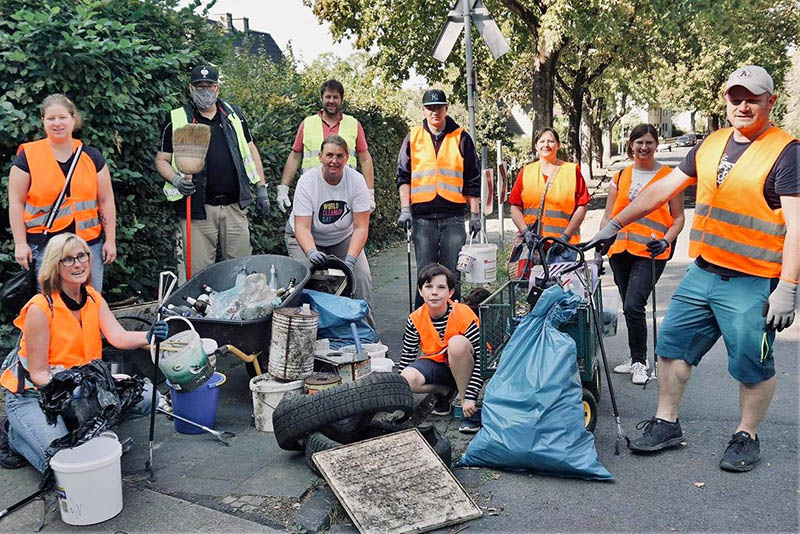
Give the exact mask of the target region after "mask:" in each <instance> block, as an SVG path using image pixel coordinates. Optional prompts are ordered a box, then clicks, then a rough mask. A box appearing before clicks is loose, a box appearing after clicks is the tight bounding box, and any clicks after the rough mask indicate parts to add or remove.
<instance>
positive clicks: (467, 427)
mask: <svg viewBox="0 0 800 534" xmlns="http://www.w3.org/2000/svg"><path fill="white" fill-rule="evenodd" d="M480 429H481V422H480V421H475V420H474V419H462V420H461V424H460V425H458V431H459V432H461V433H462V434H475V433H476V432H477V431H478V430H480Z"/></svg>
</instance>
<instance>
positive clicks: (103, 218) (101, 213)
mask: <svg viewBox="0 0 800 534" xmlns="http://www.w3.org/2000/svg"><path fill="white" fill-rule="evenodd" d="M97 214H98V215H99V216H100V226H102V227H103V228H105V227H106V226H107V222H106V214H105V212H104V211H103V208H99V209H98V210H97Z"/></svg>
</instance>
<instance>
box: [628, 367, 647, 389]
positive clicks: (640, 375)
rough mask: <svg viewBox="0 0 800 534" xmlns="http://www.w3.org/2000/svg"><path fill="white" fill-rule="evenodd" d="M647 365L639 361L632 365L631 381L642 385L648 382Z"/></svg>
mask: <svg viewBox="0 0 800 534" xmlns="http://www.w3.org/2000/svg"><path fill="white" fill-rule="evenodd" d="M647 378H648V377H647V365H645V364H643V363H639V362H635V363H633V365H631V382H633V383H634V384H638V385H640V386H641V385H642V384H645V383H647Z"/></svg>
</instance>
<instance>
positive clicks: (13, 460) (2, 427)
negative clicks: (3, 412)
mask: <svg viewBox="0 0 800 534" xmlns="http://www.w3.org/2000/svg"><path fill="white" fill-rule="evenodd" d="M27 463H28V462H27V460H25V457H24V456H22V455H21V454H19V453H17V452H16V451H14V450H12V449H11V445H10V444H9V443H8V418H7V417H3V418H2V419H0V466H2V467H3V468H5V469H19V468H20V467H24V466H25V465H26V464H27Z"/></svg>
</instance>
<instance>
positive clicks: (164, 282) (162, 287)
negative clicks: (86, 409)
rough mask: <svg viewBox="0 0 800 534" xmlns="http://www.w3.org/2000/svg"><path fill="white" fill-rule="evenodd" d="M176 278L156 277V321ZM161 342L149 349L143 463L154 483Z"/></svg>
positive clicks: (158, 319)
mask: <svg viewBox="0 0 800 534" xmlns="http://www.w3.org/2000/svg"><path fill="white" fill-rule="evenodd" d="M177 281H178V277H177V276H175V274H174V273H172V272H170V271H162V272H161V273H160V274H159V275H158V311H157V312H156V321H160V320H161V319H162V313H161V307H162V306H163V305H164V303H165V302H166V301H167V300H169V297H170V295H171V294H172V290H173V289H174V288H175V283H176V282H177ZM160 349H161V342H160V341H158V339H156V342H155V345H152V346H151V348H150V354H151V356H152V357H153V382H152V385H153V398H152V399H151V401H150V437H149V440H148V444H147V462H145V465H144V468H145V470H147V471H149V472H150V481H151V482H152V481H155V479H156V477H155V469H154V467H153V435H154V433H155V426H156V408H157V405H158V387H157V384H158V359H159V355H160V354H161V350H160Z"/></svg>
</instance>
